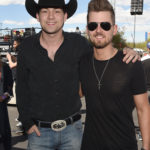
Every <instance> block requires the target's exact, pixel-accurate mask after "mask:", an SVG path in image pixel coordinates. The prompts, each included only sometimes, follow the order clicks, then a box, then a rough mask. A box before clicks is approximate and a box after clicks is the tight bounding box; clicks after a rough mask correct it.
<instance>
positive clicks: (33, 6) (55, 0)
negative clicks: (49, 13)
mask: <svg viewBox="0 0 150 150" xmlns="http://www.w3.org/2000/svg"><path fill="white" fill-rule="evenodd" d="M25 6H26V9H27V11H28V13H29V14H30V15H31V16H32V17H34V18H36V13H37V12H38V11H39V9H40V8H48V7H58V8H64V9H65V11H66V12H67V14H68V18H69V17H71V16H72V15H73V14H74V13H75V11H76V9H77V0H70V1H69V3H68V4H65V0H39V1H38V3H36V2H35V1H34V0H26V2H25Z"/></svg>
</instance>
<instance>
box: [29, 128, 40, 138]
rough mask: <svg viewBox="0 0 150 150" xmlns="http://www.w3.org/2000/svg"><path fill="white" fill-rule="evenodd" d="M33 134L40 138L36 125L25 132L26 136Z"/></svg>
mask: <svg viewBox="0 0 150 150" xmlns="http://www.w3.org/2000/svg"><path fill="white" fill-rule="evenodd" d="M33 132H35V133H36V135H37V136H40V135H41V134H40V131H39V129H38V128H37V126H36V125H33V126H32V127H31V128H30V129H29V130H28V131H27V134H32V133H33Z"/></svg>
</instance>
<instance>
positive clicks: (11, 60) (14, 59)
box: [6, 37, 24, 133]
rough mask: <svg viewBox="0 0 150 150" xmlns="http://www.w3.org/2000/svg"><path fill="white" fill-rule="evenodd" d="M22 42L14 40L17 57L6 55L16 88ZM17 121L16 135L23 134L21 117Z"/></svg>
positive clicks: (18, 39)
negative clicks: (18, 57) (18, 56)
mask: <svg viewBox="0 0 150 150" xmlns="http://www.w3.org/2000/svg"><path fill="white" fill-rule="evenodd" d="M21 42H22V38H21V37H16V38H15V39H14V42H13V51H14V52H15V55H11V54H10V53H7V55H6V58H7V59H8V64H9V67H10V68H11V70H12V75H13V81H14V86H15V87H16V69H17V55H18V52H19V45H20V44H21ZM15 92H16V88H15ZM15 92H14V93H15ZM15 95H16V94H15ZM15 121H16V122H17V124H16V127H17V130H16V133H23V132H24V130H23V126H22V123H21V121H20V119H19V117H18V118H16V119H15Z"/></svg>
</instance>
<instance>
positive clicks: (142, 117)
mask: <svg viewBox="0 0 150 150" xmlns="http://www.w3.org/2000/svg"><path fill="white" fill-rule="evenodd" d="M134 101H135V105H136V109H137V115H138V122H139V126H140V130H141V134H142V138H143V148H145V149H146V150H149V149H150V105H149V102H148V96H147V93H144V94H139V95H134Z"/></svg>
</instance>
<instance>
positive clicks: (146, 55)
mask: <svg viewBox="0 0 150 150" xmlns="http://www.w3.org/2000/svg"><path fill="white" fill-rule="evenodd" d="M146 47H147V53H145V54H144V55H143V57H142V58H141V61H144V60H146V59H149V58H150V42H147V44H146Z"/></svg>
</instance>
